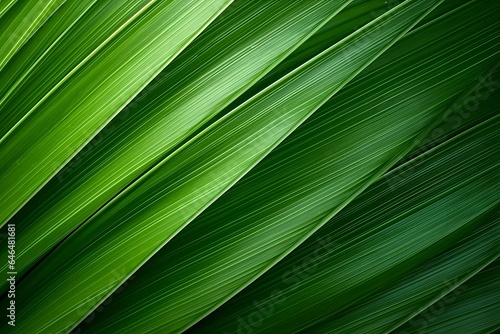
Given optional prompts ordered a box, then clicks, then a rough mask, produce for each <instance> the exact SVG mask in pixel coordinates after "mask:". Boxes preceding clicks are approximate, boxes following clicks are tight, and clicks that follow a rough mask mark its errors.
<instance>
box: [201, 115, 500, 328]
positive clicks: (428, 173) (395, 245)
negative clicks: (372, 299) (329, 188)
mask: <svg viewBox="0 0 500 334" xmlns="http://www.w3.org/2000/svg"><path fill="white" fill-rule="evenodd" d="M499 125H500V117H498V116H497V117H495V118H493V119H490V120H488V121H487V122H484V123H482V124H481V125H479V126H478V127H476V128H473V129H471V130H470V131H468V132H466V133H464V134H463V135H461V136H460V137H457V138H456V139H455V140H452V141H449V142H447V143H446V144H444V145H442V146H440V147H438V148H437V149H435V150H433V151H431V152H429V154H427V155H425V156H422V157H420V158H419V159H418V161H415V162H414V163H415V168H414V172H413V173H412V174H411V175H409V176H408V177H406V178H404V179H403V180H400V181H398V182H397V183H396V184H393V185H392V186H391V185H389V184H388V180H387V176H386V177H384V178H382V179H380V180H379V181H377V182H376V183H375V184H374V185H372V186H371V187H370V188H369V189H367V190H366V191H365V192H364V193H363V194H362V195H360V196H359V197H358V198H356V199H355V200H354V201H353V202H352V203H351V204H350V205H349V206H347V207H346V208H345V209H344V210H342V211H341V212H340V213H339V214H338V215H337V216H336V217H335V218H333V219H332V220H331V221H330V222H329V223H328V224H327V225H325V226H324V227H323V228H322V229H320V230H319V231H318V232H317V233H316V234H315V235H313V236H312V237H311V238H310V239H308V240H307V241H306V242H305V243H304V244H303V245H301V246H300V247H299V248H297V249H296V250H295V251H294V252H293V253H292V254H290V255H289V256H288V257H286V258H285V259H284V260H282V261H281V262H280V263H278V264H277V265H276V266H275V267H273V268H272V269H271V270H269V271H268V272H267V273H266V274H265V275H263V276H262V277H260V278H259V279H258V280H257V281H255V282H254V283H253V284H252V285H250V286H249V287H248V288H247V289H245V290H243V291H242V292H240V294H238V295H237V296H236V297H235V298H233V299H232V300H231V301H229V302H228V303H226V304H224V305H223V306H222V307H220V308H219V309H218V310H216V311H215V312H214V313H212V314H211V315H210V316H209V317H207V318H206V319H205V320H203V321H202V322H200V323H199V324H198V325H197V326H195V327H194V328H193V332H203V333H206V332H209V333H212V332H213V333H225V332H229V333H235V332H249V331H252V332H254V333H257V332H262V333H276V332H288V333H290V332H295V331H298V330H305V329H306V328H307V332H312V333H321V331H320V330H319V329H318V328H317V327H315V326H319V327H320V328H321V324H320V325H316V324H317V323H320V322H321V321H325V319H328V318H330V317H335V316H338V314H339V312H341V311H342V310H344V309H346V307H348V306H350V305H351V304H352V303H354V302H356V301H363V299H365V298H366V297H367V296H369V295H370V293H375V292H377V291H379V290H381V289H391V288H392V287H393V286H394V284H397V281H398V279H401V278H402V277H404V276H405V274H408V273H411V272H412V271H413V270H415V269H416V268H418V266H420V265H424V264H426V263H428V261H432V259H433V258H434V257H435V256H436V255H439V254H441V253H442V252H443V251H446V250H447V249H449V248H451V247H454V246H459V245H460V240H461V239H462V238H464V237H466V236H468V235H470V234H471V233H473V232H475V231H478V229H481V228H483V227H485V226H487V225H488V224H489V223H490V222H491V212H492V211H493V210H494V211H493V212H495V213H496V212H497V211H498V204H499V203H500V196H499V194H498V191H497V189H498V187H499V186H500V177H499V175H500V173H499V171H500V159H499V158H500V156H499V155H500V153H499V152H500V126H499ZM493 228H494V230H493V231H494V234H493V235H494V236H495V239H494V240H491V239H490V240H489V241H488V242H485V243H484V244H482V246H483V247H485V249H483V248H482V247H480V251H482V252H483V253H484V255H485V258H484V259H483V261H486V260H488V259H492V258H494V257H495V256H498V254H499V248H498V237H499V234H498V225H497V224H495V225H494V226H493ZM490 232H491V231H490ZM413 278H415V277H413ZM266 312H267V313H266ZM333 332H335V331H333Z"/></svg>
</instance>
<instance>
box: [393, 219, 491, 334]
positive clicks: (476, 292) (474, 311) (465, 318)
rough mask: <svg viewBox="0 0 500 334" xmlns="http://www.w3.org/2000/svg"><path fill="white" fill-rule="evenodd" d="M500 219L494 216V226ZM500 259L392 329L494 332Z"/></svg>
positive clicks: (401, 330)
mask: <svg viewBox="0 0 500 334" xmlns="http://www.w3.org/2000/svg"><path fill="white" fill-rule="evenodd" d="M499 223H500V219H497V220H496V224H497V229H498V224H499ZM499 311H500V261H499V260H497V261H495V262H494V263H492V264H491V265H490V266H488V267H487V268H485V269H484V270H483V271H481V272H480V273H478V274H477V275H475V276H474V277H472V278H471V279H470V280H468V281H466V282H465V283H464V284H462V285H460V286H459V287H457V288H456V289H454V290H453V291H451V292H450V293H449V294H447V295H446V296H444V297H443V298H441V299H440V300H438V301H437V302H436V303H434V304H433V305H431V306H430V307H429V308H427V309H425V310H424V311H422V312H421V313H420V314H418V315H417V316H415V317H414V318H413V319H411V320H410V321H409V322H408V323H407V324H405V326H403V327H401V328H398V329H397V330H395V331H394V333H400V334H405V333H422V334H426V333H429V334H434V333H468V334H479V333H493V332H495V330H498V329H499V328H500V319H499V317H498V313H499Z"/></svg>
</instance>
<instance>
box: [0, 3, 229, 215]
mask: <svg viewBox="0 0 500 334" xmlns="http://www.w3.org/2000/svg"><path fill="white" fill-rule="evenodd" d="M230 2H231V0H207V1H203V2H200V1H194V0H193V1H185V0H182V1H181V0H174V1H167V2H165V1H162V2H156V1H154V0H152V1H150V2H149V3H148V4H147V5H146V6H144V8H142V9H141V10H140V11H138V12H137V13H135V15H134V16H133V17H131V18H130V19H129V20H128V21H127V22H125V24H124V25H122V26H121V27H119V28H118V30H116V31H114V32H113V34H112V35H111V36H110V37H108V38H112V39H113V41H112V42H111V44H109V45H107V46H106V47H105V48H103V49H100V50H99V49H96V50H94V51H93V52H96V53H99V57H98V59H94V61H91V62H90V63H88V64H85V66H82V67H81V68H79V69H75V71H76V72H78V73H76V75H74V76H72V78H71V79H70V80H68V81H67V82H60V86H59V87H57V88H56V87H54V88H53V89H51V92H52V94H51V95H50V96H48V95H46V96H45V97H44V99H42V100H40V101H39V102H37V105H36V106H35V107H34V108H36V112H34V111H33V110H32V111H30V112H29V113H28V115H26V117H25V118H24V119H23V121H22V122H21V123H20V124H18V125H17V126H16V127H15V128H14V129H12V131H11V132H9V133H8V134H7V135H6V136H5V137H4V138H3V139H2V142H1V146H0V183H2V189H1V193H0V206H2V211H1V212H0V221H1V222H5V221H6V220H7V219H8V218H10V217H11V216H12V215H13V214H14V213H15V212H17V211H18V210H19V208H20V207H21V206H22V205H23V204H24V203H25V202H26V201H27V200H28V199H29V198H31V197H32V196H33V195H34V194H35V192H36V191H37V190H38V189H39V188H40V187H41V186H43V185H44V184H45V183H46V182H47V181H48V180H49V179H50V178H51V177H52V176H53V175H54V174H55V173H56V172H57V171H58V170H59V169H60V168H61V167H62V166H63V165H64V164H65V163H66V162H67V161H68V160H69V159H70V158H71V157H72V156H74V155H75V154H76V153H77V151H78V150H79V149H81V148H82V146H83V145H84V144H85V143H86V142H88V141H89V140H90V139H91V138H92V137H93V136H94V134H95V133H96V132H97V131H98V130H99V129H101V128H102V127H103V126H104V125H105V124H106V123H107V122H108V121H109V120H110V119H111V118H112V117H113V116H114V115H116V114H117V113H118V112H119V111H120V109H121V108H123V107H124V106H125V105H126V104H127V102H129V101H130V100H131V99H132V98H133V97H134V96H136V95H137V94H138V93H139V91H140V90H141V89H142V88H143V87H144V86H145V85H146V84H147V83H149V82H150V81H151V80H152V79H153V78H154V77H155V76H156V75H157V74H158V73H159V71H161V70H162V69H163V68H164V67H165V66H166V65H167V64H168V63H169V62H170V61H171V60H172V59H173V58H174V57H175V56H176V55H177V54H178V53H179V52H180V51H182V49H184V48H185V46H186V45H187V44H189V42H190V41H191V40H192V39H193V38H195V37H196V36H197V35H198V34H199V33H200V32H201V31H202V30H203V29H204V28H205V27H206V25H207V24H208V23H210V22H211V21H212V20H213V19H214V18H215V17H216V16H217V15H218V14H219V13H220V12H221V11H222V10H223V9H224V8H225V7H226V6H227V5H229V4H230Z"/></svg>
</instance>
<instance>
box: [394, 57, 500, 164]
mask: <svg viewBox="0 0 500 334" xmlns="http://www.w3.org/2000/svg"><path fill="white" fill-rule="evenodd" d="M467 95H468V96H467V97H465V98H464V99H460V100H459V101H457V102H456V103H454V104H453V105H452V106H451V110H450V112H449V113H448V114H447V115H446V116H445V117H444V119H443V120H442V121H441V123H440V124H439V125H437V126H436V127H435V128H434V129H433V130H432V131H431V132H430V133H429V134H428V135H427V136H426V137H425V138H424V139H423V140H422V141H421V142H419V143H418V144H417V145H416V146H415V148H414V149H413V150H412V151H411V152H410V153H409V154H408V155H407V156H406V157H405V158H404V159H402V160H401V161H399V162H398V164H397V165H396V166H395V167H394V168H396V167H397V166H400V165H401V164H403V163H405V162H406V161H408V160H410V159H412V158H414V157H416V156H418V155H419V154H422V153H424V152H426V151H428V150H430V149H432V148H433V147H435V146H438V145H439V144H441V143H443V142H445V141H446V140H449V139H450V138H453V137H455V136H457V135H459V134H460V133H462V132H464V131H466V130H467V129H470V128H472V127H474V126H476V125H477V124H480V123H481V122H484V121H485V120H487V119H489V118H491V117H493V116H495V115H498V114H499V112H500V69H499V68H498V64H496V65H495V66H494V68H493V69H491V70H489V71H487V72H486V73H484V74H483V75H481V76H479V77H478V78H477V79H476V80H475V82H474V84H473V85H472V87H471V89H470V91H469V92H468V94H467Z"/></svg>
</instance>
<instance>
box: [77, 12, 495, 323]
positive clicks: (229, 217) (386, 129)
mask: <svg viewBox="0 0 500 334" xmlns="http://www.w3.org/2000/svg"><path fill="white" fill-rule="evenodd" d="M477 9H478V8H477V7H473V8H469V7H468V8H463V9H462V10H461V11H460V12H457V13H455V16H450V17H448V18H446V19H444V18H443V20H442V21H439V22H435V23H434V25H431V26H429V27H428V28H427V29H428V30H422V31H421V32H417V33H415V34H412V35H410V37H408V38H405V39H403V40H401V41H400V43H398V44H397V45H395V46H393V48H391V49H390V50H388V51H387V52H386V53H384V56H383V57H384V58H386V57H388V58H389V59H391V61H390V62H386V61H385V60H381V59H379V60H377V61H375V62H374V63H373V64H372V65H371V66H370V67H369V68H367V69H366V70H365V71H364V72H363V73H362V74H360V76H359V77H358V78H356V79H355V80H354V81H353V83H352V84H349V85H348V86H347V87H345V88H344V90H342V91H341V92H339V93H338V95H336V96H335V97H334V98H332V99H331V100H330V101H329V102H328V103H327V104H326V105H325V106H324V107H322V108H321V109H320V110H318V111H317V112H316V113H315V114H314V115H313V116H312V117H311V118H310V119H309V120H308V121H306V122H305V123H304V124H303V125H302V126H301V127H300V128H299V129H298V130H297V131H296V132H294V133H293V134H292V135H291V136H290V137H289V138H287V139H286V140H285V141H284V142H283V143H282V145H280V146H279V147H278V148H277V149H276V150H275V151H274V152H272V153H271V154H270V155H269V156H268V157H267V158H266V159H264V160H263V161H262V162H261V163H260V164H259V165H257V166H256V168H255V169H254V170H252V171H251V172H250V173H249V174H248V175H246V176H245V177H244V178H243V179H242V180H241V181H240V182H239V183H238V184H237V185H235V187H233V188H232V189H230V190H229V191H228V192H227V193H226V194H225V195H224V196H222V197H221V198H220V199H219V200H218V201H217V202H215V203H214V204H213V205H212V206H211V207H209V208H208V209H207V210H206V211H205V212H204V213H202V214H201V215H200V217H198V218H197V219H195V220H194V221H193V222H192V223H191V224H190V225H188V226H187V227H186V228H185V229H184V230H183V231H181V232H180V233H179V234H178V235H177V236H176V237H175V238H174V239H172V240H171V241H170V242H169V243H168V244H167V245H166V246H165V247H164V248H163V249H162V250H161V251H160V252H159V253H158V254H157V255H156V256H154V257H153V258H152V259H151V260H150V261H148V262H147V263H146V264H145V265H144V266H143V267H142V268H141V269H140V270H139V271H138V272H137V273H136V274H135V275H134V279H133V280H131V281H129V282H127V287H126V290H125V291H126V293H120V294H118V295H113V297H112V302H110V303H106V305H105V307H103V309H102V310H101V311H98V312H95V313H94V314H92V315H91V316H90V317H89V318H88V319H87V320H86V322H84V323H83V324H82V326H83V327H82V329H83V330H84V331H91V332H106V331H109V330H110V329H111V328H118V329H119V330H120V331H121V332H134V331H135V330H138V329H139V328H155V327H153V326H155V324H163V327H158V328H159V329H157V330H160V331H167V332H168V328H169V327H168V322H171V321H172V320H171V319H182V317H184V318H186V319H189V317H193V318H196V316H197V315H198V314H200V315H202V314H203V311H202V307H203V305H207V307H208V308H211V309H214V308H215V307H216V306H218V305H219V304H220V303H222V302H224V301H225V300H226V299H227V298H228V297H229V296H231V295H233V294H235V293H236V292H238V291H239V290H240V289H241V288H242V287H244V286H245V285H246V284H248V283H249V282H251V281H252V280H253V279H254V278H255V277H256V276H258V275H259V274H260V273H262V272H263V271H265V270H266V269H267V268H268V267H269V266H270V265H272V264H273V263H275V262H276V260H277V259H279V258H280V256H282V255H283V254H284V253H286V252H287V251H288V250H289V249H290V247H293V246H294V245H295V244H296V243H297V242H300V241H301V240H302V238H304V236H307V233H309V232H310V231H311V230H314V228H316V227H317V226H318V225H320V224H321V222H322V221H321V219H322V218H323V217H325V216H328V214H329V213H330V212H331V211H332V210H335V209H338V208H339V207H341V206H342V205H343V204H344V203H345V201H348V200H349V199H350V197H351V196H352V195H353V193H356V191H359V189H360V188H363V186H365V185H366V183H367V181H369V180H370V176H372V175H373V174H376V172H381V171H380V170H378V168H380V169H383V168H381V167H380V166H381V165H383V164H384V163H385V164H389V163H390V161H391V159H393V158H394V155H398V154H402V153H404V151H405V149H407V147H408V145H410V144H411V143H412V142H413V140H414V139H415V137H416V136H418V134H420V133H421V132H422V131H423V130H424V129H425V128H426V127H429V126H430V124H431V123H432V121H433V120H434V119H436V118H439V117H441V115H442V114H443V113H444V112H445V110H446V109H447V108H448V106H450V105H451V104H452V103H453V102H454V101H455V97H456V96H457V95H459V94H460V93H461V90H463V89H467V88H468V87H469V86H470V84H471V83H472V82H473V81H474V80H475V78H476V77H477V76H479V75H480V74H481V73H483V72H485V71H486V70H487V69H488V68H490V66H491V64H490V63H491V62H490V61H488V58H489V56H490V55H489V54H483V55H480V54H477V53H473V55H476V56H475V57H471V54H464V53H463V52H462V49H463V48H467V47H471V48H473V47H478V48H480V47H481V45H489V43H490V42H491V38H492V36H495V35H494V29H493V30H491V28H492V27H491V26H490V24H491V23H492V22H495V19H494V18H493V15H492V16H486V17H484V13H488V12H489V10H488V8H485V12H482V13H479V14H478V15H477V16H474V15H471V13H473V12H474V11H476V10H477ZM464 18H469V20H470V21H465V22H468V23H469V24H473V25H472V27H470V29H471V30H472V31H475V30H474V29H477V31H478V32H480V33H478V35H479V36H480V38H479V37H477V36H476V37H475V38H471V39H467V38H464V36H466V35H467V34H468V33H470V32H464V35H462V36H456V39H455V38H452V39H451V40H450V38H451V36H453V34H454V33H455V29H456V28H457V27H460V26H462V25H463V22H464V21H463V20H464ZM481 18H482V20H481ZM488 18H489V20H491V21H488V20H487V19H488ZM431 31H432V32H434V31H441V34H434V35H431V36H433V38H426V37H424V36H428V33H429V32H431ZM448 43H450V44H452V45H454V43H458V45H456V48H455V49H453V52H449V53H446V52H444V53H441V52H439V51H440V50H443V49H445V48H446V46H447V45H448ZM476 43H478V44H476ZM428 45H432V46H433V48H432V49H428V47H429V46H428ZM394 50H396V51H394ZM464 61H465V62H466V63H467V64H468V67H469V70H470V72H463V73H461V75H460V76H457V77H453V75H452V74H453V73H456V72H457V69H459V68H460V66H461V65H462V64H463V63H464ZM381 63H382V64H383V65H380V64H381ZM443 63H447V64H448V67H443V66H442V64H443ZM424 64H435V66H436V67H432V66H430V67H425V66H423V65H424ZM412 66H415V67H412ZM365 72H366V73H365ZM429 82H432V83H433V85H432V86H431V85H430V84H429ZM359 92H369V93H366V94H363V95H362V96H359ZM398 93H399V94H398ZM351 184H352V187H351V186H350V185H351ZM211 305H213V306H212V307H210V306H211ZM192 314H194V316H193V315H192ZM87 322H88V323H87ZM166 323H167V324H166ZM149 326H150V327H149Z"/></svg>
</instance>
